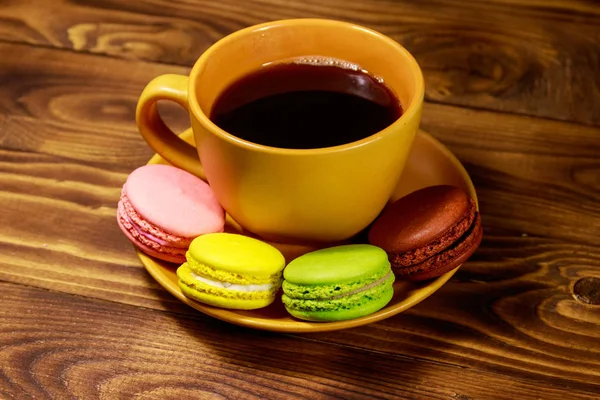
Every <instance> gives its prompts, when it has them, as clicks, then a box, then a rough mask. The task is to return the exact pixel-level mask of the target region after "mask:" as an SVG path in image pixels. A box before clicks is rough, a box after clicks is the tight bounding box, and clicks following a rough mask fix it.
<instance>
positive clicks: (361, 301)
mask: <svg viewBox="0 0 600 400" xmlns="http://www.w3.org/2000/svg"><path fill="white" fill-rule="evenodd" d="M283 277H284V281H283V293H284V294H283V296H282V300H283V304H284V305H285V308H286V309H287V311H288V312H289V313H290V314H291V315H293V316H294V317H296V318H299V319H303V320H308V321H342V320H347V319H354V318H359V317H364V316H366V315H369V314H372V313H374V312H376V311H378V310H380V309H381V308H383V307H384V306H385V305H386V304H387V303H389V301H390V300H391V299H392V296H393V294H394V288H393V283H394V274H393V273H392V270H391V267H390V262H389V260H388V256H387V253H386V252H385V251H384V250H382V249H381V248H379V247H376V246H372V245H368V244H354V245H345V246H337V247H330V248H327V249H322V250H317V251H313V252H311V253H307V254H304V255H303V256H300V257H298V258H296V259H295V260H293V261H292V262H291V263H290V264H289V265H288V266H287V267H286V268H285V270H284V271H283Z"/></svg>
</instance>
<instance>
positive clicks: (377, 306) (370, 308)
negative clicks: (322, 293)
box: [286, 287, 394, 321]
mask: <svg viewBox="0 0 600 400" xmlns="http://www.w3.org/2000/svg"><path fill="white" fill-rule="evenodd" d="M393 296H394V289H393V288H392V287H389V288H388V289H386V290H385V291H384V292H383V293H382V295H381V296H380V297H378V298H375V299H371V300H369V301H368V302H365V303H364V304H361V305H360V306H356V307H353V308H350V309H343V310H332V311H301V310H297V309H290V308H288V307H286V310H287V311H288V312H289V313H290V315H292V316H294V317H296V318H298V319H302V320H306V321H344V320H348V319H355V318H360V317H364V316H367V315H370V314H373V313H374V312H377V311H379V310H381V309H382V308H383V307H385V306H386V305H387V304H388V303H389V302H390V300H392V297H393Z"/></svg>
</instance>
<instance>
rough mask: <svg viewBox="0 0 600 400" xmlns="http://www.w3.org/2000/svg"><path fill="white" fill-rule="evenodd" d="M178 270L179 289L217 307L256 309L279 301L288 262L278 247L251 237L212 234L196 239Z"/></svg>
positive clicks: (189, 295) (190, 296) (186, 294)
mask: <svg viewBox="0 0 600 400" xmlns="http://www.w3.org/2000/svg"><path fill="white" fill-rule="evenodd" d="M186 258H187V262H186V263H184V264H183V265H181V266H180V267H179V268H178V269H177V277H178V278H179V281H178V283H179V288H180V289H181V291H182V292H183V294H184V295H185V296H187V297H189V298H191V299H193V300H196V301H199V302H201V303H205V304H209V305H211V306H215V307H221V308H230V309H238V310H252V309H256V308H262V307H266V306H268V305H269V304H271V303H272V302H273V301H274V300H275V296H276V295H277V292H278V291H279V289H280V287H281V280H282V277H281V273H282V271H283V268H284V267H285V259H284V257H283V255H282V254H281V252H280V251H279V250H277V249H276V248H275V247H273V246H271V245H270V244H267V243H265V242H262V241H260V240H257V239H253V238H251V237H248V236H243V235H238V234H233V233H212V234H208V235H203V236H200V237H198V238H196V239H194V240H193V241H192V243H191V245H190V248H189V250H188V252H187V254H186Z"/></svg>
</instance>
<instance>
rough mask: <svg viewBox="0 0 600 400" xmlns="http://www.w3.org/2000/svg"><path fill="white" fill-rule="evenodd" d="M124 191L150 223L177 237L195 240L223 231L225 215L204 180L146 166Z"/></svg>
mask: <svg viewBox="0 0 600 400" xmlns="http://www.w3.org/2000/svg"><path fill="white" fill-rule="evenodd" d="M123 190H124V192H125V193H126V195H127V197H128V198H129V201H130V202H131V205H132V206H133V207H134V209H135V210H136V212H137V213H138V214H139V215H140V216H141V217H142V218H143V219H144V220H146V221H148V222H149V223H151V224H152V225H155V226H157V227H159V228H161V229H162V230H164V231H167V232H170V233H172V234H174V235H177V236H183V237H189V238H193V237H196V236H198V235H201V234H204V233H210V232H220V231H222V230H223V227H224V225H225V212H224V210H223V208H222V207H221V205H220V204H219V202H218V200H217V199H216V197H215V195H214V193H213V191H212V189H211V188H210V186H208V184H207V183H206V182H204V181H202V180H201V179H200V178H198V177H196V176H194V175H192V174H190V173H188V172H186V171H183V170H181V169H178V168H175V167H172V166H169V165H160V164H155V165H145V166H143V167H140V168H138V169H136V170H135V171H133V172H132V173H131V174H130V175H129V177H128V178H127V181H126V182H125V185H124V186H123Z"/></svg>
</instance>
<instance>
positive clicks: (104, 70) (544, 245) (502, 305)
mask: <svg viewBox="0 0 600 400" xmlns="http://www.w3.org/2000/svg"><path fill="white" fill-rule="evenodd" d="M0 50H4V51H9V52H12V53H14V54H20V55H21V56H22V57H21V59H22V60H32V61H30V62H29V61H23V62H21V63H20V64H18V63H16V62H14V61H11V60H6V59H2V60H0V70H1V71H5V72H4V75H3V76H4V77H10V76H19V77H20V78H21V79H15V80H12V79H8V78H5V82H6V84H4V85H2V86H0V91H2V94H3V96H2V97H0V105H1V106H2V110H3V113H5V114H6V115H8V117H0V118H1V119H0V124H1V125H0V128H1V129H0V146H1V147H3V148H4V149H5V150H1V151H0V188H2V191H0V209H2V210H5V211H6V212H4V213H1V214H0V226H3V227H5V228H4V229H3V230H2V232H1V233H0V279H2V280H5V281H9V282H14V283H20V284H26V285H30V286H37V287H41V288H46V289H51V290H53V291H61V292H67V293H73V294H78V295H84V296H87V297H95V298H99V299H105V300H110V301H112V302H118V303H125V304H131V305H136V306H143V307H148V308H152V309H156V310H166V311H171V312H176V313H177V315H178V316H177V317H173V318H174V319H175V320H178V319H179V318H184V319H185V318H189V316H194V318H200V319H202V320H203V321H205V324H206V326H208V327H214V326H221V325H222V324H220V323H219V322H217V321H214V320H212V319H207V318H206V319H204V318H203V317H201V316H200V315H199V314H198V313H196V312H195V311H194V310H191V309H188V308H186V307H183V305H182V304H180V303H178V302H177V301H176V300H175V299H174V298H173V297H171V296H170V295H168V294H167V293H166V292H165V291H164V290H163V289H162V288H160V287H159V286H158V284H157V283H156V282H154V281H153V280H152V278H150V277H149V276H148V274H147V273H146V272H145V271H144V270H143V268H142V267H141V266H140V264H139V262H138V261H137V259H136V258H135V254H134V252H133V249H132V247H131V245H130V244H129V243H128V242H127V240H126V239H125V238H124V237H123V235H122V234H121V233H120V231H119V230H118V228H117V226H116V223H115V208H116V203H117V201H118V197H119V190H120V186H121V185H122V183H123V182H124V181H125V178H126V176H127V173H128V172H130V171H131V170H132V169H133V168H135V167H137V166H139V165H142V164H143V163H145V162H146V161H147V159H148V157H149V156H150V154H151V153H152V152H151V151H150V150H149V149H148V148H147V146H146V145H145V144H144V142H143V141H142V139H141V138H140V137H139V136H138V134H137V133H136V132H135V125H134V123H133V110H134V108H135V101H136V93H139V92H140V91H141V89H142V87H143V86H144V84H145V83H146V79H150V76H148V75H150V74H161V73H165V72H168V71H170V70H172V69H175V70H177V67H170V66H166V65H158V64H151V63H147V62H140V61H133V60H118V59H108V58H106V57H101V56H94V55H87V54H77V53H72V52H68V51H57V50H51V49H42V48H32V47H29V46H23V45H15V44H0ZM37 59H48V60H50V62H49V63H47V64H44V65H41V64H39V63H36V62H35V60H37ZM75 65H86V68H85V69H81V68H76V67H75ZM179 70H183V68H180V69H179ZM122 71H135V72H137V73H136V74H126V75H123V74H122ZM89 87H92V88H98V90H97V91H89V90H86V88H89ZM97 92H100V93H101V94H102V93H103V94H105V95H100V94H97ZM78 93H86V94H87V95H86V96H85V97H83V98H82V100H81V101H80V102H78V101H76V100H75V99H76V98H77V94H78ZM108 93H114V95H107V94H108ZM102 110H119V112H103V111H102ZM175 110H176V109H167V110H165V113H166V115H167V116H168V117H169V119H170V120H171V121H172V122H173V123H179V124H180V125H185V121H183V119H184V118H183V119H182V118H179V119H178V117H177V115H176V114H175ZM1 115H3V114H0V116H1ZM423 127H424V128H425V129H427V130H428V131H430V132H431V133H433V134H434V135H436V136H437V137H438V138H439V139H440V140H442V141H443V142H444V143H446V144H447V145H448V146H449V147H450V148H451V149H452V150H453V151H454V152H455V154H457V155H458V156H459V158H460V159H461V160H462V161H463V162H464V163H465V164H466V165H467V168H468V170H469V173H470V174H471V175H472V177H473V178H474V179H475V182H476V185H477V190H478V194H479V199H480V204H481V211H482V214H483V223H484V227H485V240H484V243H483V244H482V246H481V248H480V250H479V251H478V252H477V253H476V255H475V256H474V257H473V258H472V260H471V261H470V262H469V263H467V264H466V265H465V266H463V268H462V269H461V270H460V271H459V273H458V274H457V276H456V279H454V280H453V281H452V282H451V283H449V284H447V285H446V286H445V287H444V288H443V289H442V290H441V291H440V292H438V293H437V294H436V295H435V296H434V297H433V298H431V299H430V300H428V301H426V302H424V303H423V304H421V305H419V306H417V307H415V308H414V309H411V310H410V311H409V312H408V313H406V314H403V315H399V316H397V317H394V318H391V319H389V320H386V321H384V322H383V323H379V324H374V325H370V326H366V327H363V328H359V329H355V330H351V331H348V332H345V333H343V334H340V333H331V334H319V335H314V336H313V335H311V336H310V338H311V339H313V340H316V341H318V342H323V341H324V342H328V343H331V344H332V346H333V347H335V346H337V345H343V346H349V347H357V348H366V349H370V350H373V351H376V352H378V354H387V355H389V356H390V357H400V356H410V357H415V358H419V359H425V360H430V361H434V362H439V363H444V364H447V365H458V366H460V367H463V368H475V369H477V370H478V371H488V372H490V373H501V374H506V375H509V376H512V377H518V379H526V380H532V381H539V382H544V384H547V382H548V380H549V379H551V380H552V382H554V384H556V385H557V386H558V387H573V388H578V390H582V391H588V392H597V391H599V390H600V388H599V385H598V382H599V380H598V373H597V371H598V370H600V368H599V367H600V366H599V365H598V359H599V357H598V352H600V348H599V347H598V335H597V329H598V324H600V314H599V313H600V309H599V308H597V307H596V308H594V307H593V306H589V305H583V304H581V303H578V302H577V301H576V300H575V299H574V298H573V297H572V293H571V287H572V285H573V283H574V282H575V281H576V280H578V279H579V278H581V277H584V276H594V275H596V276H597V275H598V273H597V270H598V267H599V266H600V248H598V246H597V237H598V233H599V232H598V229H599V228H598V227H599V226H600V225H598V224H597V221H600V208H599V207H600V202H599V201H598V200H600V190H599V189H600V181H599V180H598V176H599V173H598V172H599V171H600V165H599V164H600V160H599V159H598V157H597V154H599V151H600V135H599V134H598V133H599V131H600V130H599V129H597V128H593V127H586V126H583V125H579V124H571V123H565V122H557V121H551V120H539V119H536V118H532V117H525V116H518V115H507V114H501V113H494V112H489V111H482V110H468V109H461V108H458V107H454V106H448V105H440V104H427V105H426V108H425V111H424V116H423ZM540 205H542V206H540ZM514 215H517V216H518V218H513V216H514ZM183 315H188V317H186V316H183ZM232 340H233V339H232ZM329 347H331V346H328V347H327V348H329ZM386 357H387V356H386ZM457 393H459V392H458V391H457ZM484 398H485V396H484Z"/></svg>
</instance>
